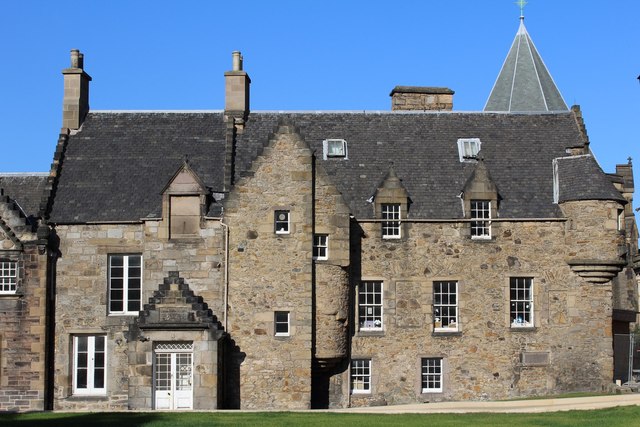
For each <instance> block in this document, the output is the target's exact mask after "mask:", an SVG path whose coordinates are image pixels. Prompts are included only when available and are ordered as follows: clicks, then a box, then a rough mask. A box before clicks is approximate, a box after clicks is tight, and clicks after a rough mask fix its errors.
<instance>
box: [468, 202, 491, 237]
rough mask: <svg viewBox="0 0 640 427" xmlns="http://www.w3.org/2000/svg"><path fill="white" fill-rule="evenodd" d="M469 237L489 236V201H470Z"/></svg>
mask: <svg viewBox="0 0 640 427" xmlns="http://www.w3.org/2000/svg"><path fill="white" fill-rule="evenodd" d="M471 220H472V221H471V238H472V239H490V238H491V201H489V200H472V201H471Z"/></svg>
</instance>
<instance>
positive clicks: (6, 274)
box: [0, 261, 18, 294]
mask: <svg viewBox="0 0 640 427" xmlns="http://www.w3.org/2000/svg"><path fill="white" fill-rule="evenodd" d="M17 285H18V263H17V262H15V261H2V262H0V294H13V293H15V292H16V289H17Z"/></svg>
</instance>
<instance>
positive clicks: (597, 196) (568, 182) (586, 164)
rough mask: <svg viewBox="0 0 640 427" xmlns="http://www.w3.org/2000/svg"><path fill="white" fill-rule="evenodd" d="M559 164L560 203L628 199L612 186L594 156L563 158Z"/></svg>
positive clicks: (558, 160)
mask: <svg viewBox="0 0 640 427" xmlns="http://www.w3.org/2000/svg"><path fill="white" fill-rule="evenodd" d="M557 163H558V184H559V185H558V189H559V194H558V201H559V202H560V203H562V202H568V201H574V200H617V201H619V202H622V203H627V201H626V199H625V198H624V197H623V196H622V194H620V192H619V191H618V190H616V189H615V187H614V186H613V185H612V184H611V179H610V178H609V177H608V176H607V175H606V174H605V173H604V172H602V169H600V166H599V165H598V163H597V162H596V160H595V159H594V158H593V156H592V155H584V156H572V157H563V158H559V159H557Z"/></svg>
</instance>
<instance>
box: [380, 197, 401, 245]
mask: <svg viewBox="0 0 640 427" xmlns="http://www.w3.org/2000/svg"><path fill="white" fill-rule="evenodd" d="M381 210H382V211H381V217H382V219H383V220H384V221H383V222H382V238H384V239H399V238H400V204H399V203H385V204H383V205H382V206H381Z"/></svg>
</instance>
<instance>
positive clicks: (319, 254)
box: [313, 234, 329, 260]
mask: <svg viewBox="0 0 640 427" xmlns="http://www.w3.org/2000/svg"><path fill="white" fill-rule="evenodd" d="M313 259H316V260H327V259H329V236H328V235H326V234H316V235H314V236H313Z"/></svg>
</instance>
